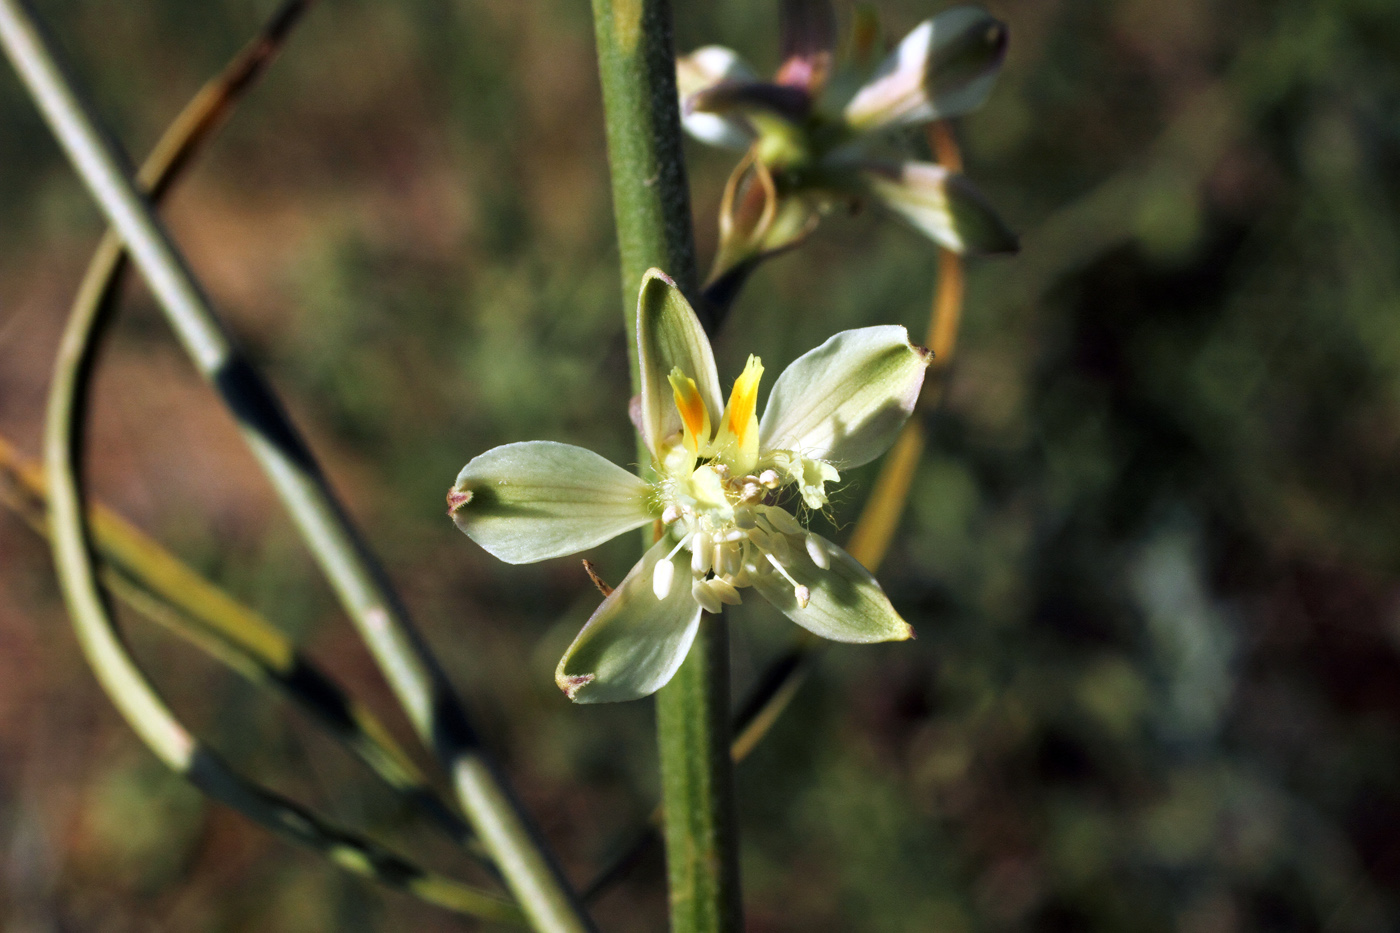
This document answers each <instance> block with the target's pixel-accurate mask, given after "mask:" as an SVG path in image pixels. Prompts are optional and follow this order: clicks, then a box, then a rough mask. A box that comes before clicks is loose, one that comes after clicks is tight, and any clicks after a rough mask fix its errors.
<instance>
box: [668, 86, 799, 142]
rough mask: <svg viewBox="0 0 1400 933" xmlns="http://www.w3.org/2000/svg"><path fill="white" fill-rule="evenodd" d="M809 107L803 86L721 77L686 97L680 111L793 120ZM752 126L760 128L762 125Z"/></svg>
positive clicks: (792, 121)
mask: <svg viewBox="0 0 1400 933" xmlns="http://www.w3.org/2000/svg"><path fill="white" fill-rule="evenodd" d="M811 110H812V97H811V95H810V94H808V93H807V91H806V90H805V89H803V88H800V87H789V86H787V85H783V84H769V83H768V82H766V81H725V82H724V83H722V84H716V85H715V86H714V87H709V88H706V89H705V90H703V91H696V92H695V93H694V94H692V95H690V96H689V97H687V98H686V99H685V106H684V110H683V114H691V115H694V114H696V113H711V114H717V115H725V114H742V115H745V116H747V117H749V118H751V119H752V120H753V121H755V122H759V123H761V122H762V120H761V118H762V117H764V116H770V117H777V118H778V119H779V120H781V121H784V122H786V123H790V124H797V123H801V122H802V121H803V120H805V119H807V116H808V114H810V113H811ZM748 125H749V123H747V122H746V123H745V126H748ZM755 129H757V130H759V131H761V130H762V126H759V127H756V128H755Z"/></svg>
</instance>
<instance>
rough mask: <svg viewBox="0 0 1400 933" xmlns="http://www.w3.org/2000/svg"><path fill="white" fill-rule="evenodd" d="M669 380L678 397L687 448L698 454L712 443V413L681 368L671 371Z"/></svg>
mask: <svg viewBox="0 0 1400 933" xmlns="http://www.w3.org/2000/svg"><path fill="white" fill-rule="evenodd" d="M667 378H668V379H669V380H670V382H671V391H672V393H674V395H675V397H676V410H677V411H679V412H680V414H681V425H682V426H683V427H684V430H685V446H686V448H687V449H689V450H690V452H691V453H692V454H698V453H699V452H700V450H701V448H703V447H705V446H706V445H708V444H709V442H710V411H709V409H708V408H707V407H706V406H705V399H704V398H703V397H701V395H700V389H699V388H698V387H697V386H696V385H695V380H694V379H692V378H690V377H689V376H687V375H686V374H685V373H683V372H681V370H680V367H676V368H675V369H673V370H671V375H670V376H668V377H667Z"/></svg>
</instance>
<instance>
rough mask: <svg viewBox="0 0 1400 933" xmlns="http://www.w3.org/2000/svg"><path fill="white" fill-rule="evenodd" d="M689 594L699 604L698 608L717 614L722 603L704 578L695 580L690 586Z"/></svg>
mask: <svg viewBox="0 0 1400 933" xmlns="http://www.w3.org/2000/svg"><path fill="white" fill-rule="evenodd" d="M690 595H691V596H694V597H695V601H696V602H697V603H699V604H700V608H701V609H704V610H705V611H706V612H708V613H711V614H718V613H719V611H720V607H721V605H722V603H721V602H720V601H719V596H718V595H716V594H715V592H714V591H713V590H711V589H710V587H709V585H708V584H707V583H706V581H704V580H696V581H695V582H694V583H692V584H691V586H690Z"/></svg>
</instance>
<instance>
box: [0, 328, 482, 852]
mask: <svg viewBox="0 0 1400 933" xmlns="http://www.w3.org/2000/svg"><path fill="white" fill-rule="evenodd" d="M91 339H92V341H93V342H94V344H96V343H99V342H100V340H101V333H100V332H99V331H97V330H94V332H93V335H92V337H91ZM0 502H2V503H3V504H4V505H6V506H7V507H9V508H10V509H11V510H12V511H14V512H15V513H16V514H18V515H19V516H20V517H21V518H23V519H24V521H25V522H26V524H28V525H29V526H30V527H31V528H32V529H33V530H34V531H35V532H36V533H38V534H39V535H41V536H43V537H45V538H47V537H49V526H48V525H49V523H48V488H47V485H46V484H45V482H44V476H43V471H42V469H41V468H40V467H39V465H38V464H34V463H30V462H28V461H27V460H25V459H24V458H22V457H21V456H20V455H19V454H18V453H17V452H16V451H15V449H14V447H13V446H12V445H11V444H10V443H9V442H8V441H7V440H6V439H5V438H4V437H3V436H0ZM88 522H89V525H90V527H91V528H92V534H93V542H94V544H95V546H96V549H97V552H98V554H99V555H101V558H102V561H101V565H100V567H99V568H98V569H99V574H100V577H101V580H102V584H103V586H105V587H106V588H107V589H108V590H110V591H111V592H112V594H113V595H115V596H116V597H117V598H118V599H120V600H121V601H122V602H123V603H126V604H127V605H128V606H130V607H132V608H133V609H135V610H136V611H137V612H139V613H140V614H141V615H143V616H145V617H146V618H148V619H150V620H151V621H153V622H155V623H156V624H158V625H160V626H162V627H163V628H165V629H166V630H168V631H170V632H171V633H173V634H175V635H177V636H179V637H180V638H183V639H185V640H186V641H187V642H189V643H190V644H192V645H194V646H195V647H197V648H199V649H200V650H202V651H203V652H205V653H206V654H208V655H209V656H210V657H212V658H214V659H216V660H218V661H219V662H221V663H222V664H224V665H225V666H226V667H228V668H229V669H230V670H233V671H236V672H237V673H239V674H240V675H242V676H243V677H245V678H247V679H248V680H249V681H251V682H252V683H254V684H256V685H258V686H260V687H267V688H271V689H273V690H276V691H278V692H280V693H281V694H282V695H283V696H284V697H286V699H287V700H288V701H290V702H291V703H293V704H294V705H296V706H298V707H300V708H301V709H302V710H303V711H304V712H306V713H307V714H309V715H310V716H311V717H312V721H314V722H316V723H318V724H320V725H321V727H322V728H324V729H325V730H326V731H327V733H328V734H329V735H331V736H332V737H334V738H335V739H337V740H339V741H340V742H341V743H343V744H344V745H345V746H346V748H348V749H349V750H350V751H351V752H352V753H353V754H354V755H355V756H356V757H358V758H359V759H360V760H361V761H363V762H364V763H365V764H366V765H367V766H368V767H369V768H370V769H371V770H372V771H374V773H375V774H377V775H378V776H379V778H380V779H381V780H382V781H384V783H386V784H388V785H389V787H390V788H392V789H393V790H394V792H395V793H396V794H398V795H399V796H400V797H401V798H402V799H403V800H404V801H405V802H406V803H408V804H409V805H410V806H412V807H414V808H415V809H417V810H418V811H419V812H421V813H422V814H423V815H424V816H425V817H427V819H428V820H429V821H430V822H431V823H432V824H433V825H434V826H436V827H437V828H438V829H439V830H441V831H442V832H443V833H444V834H445V835H447V836H448V838H450V839H452V840H453V841H454V842H456V843H457V844H458V845H460V846H462V847H463V848H464V849H466V850H467V851H468V852H470V853H472V854H473V855H475V856H477V857H478V858H480V859H481V860H482V864H483V866H484V867H487V868H488V869H489V870H492V871H494V866H492V865H491V864H490V862H489V860H488V859H487V858H486V856H485V853H484V852H482V851H481V846H480V843H479V842H478V841H477V840H476V838H475V837H474V836H473V835H472V832H471V829H470V827H468V826H467V824H466V823H465V822H464V821H463V820H462V818H461V817H460V816H458V815H457V814H456V813H454V812H453V811H452V809H451V808H450V807H449V806H447V805H446V804H445V803H444V802H443V801H442V800H441V799H439V797H438V795H437V791H436V790H435V789H434V788H433V786H432V784H431V782H430V781H429V780H428V778H427V776H425V775H424V774H423V772H422V771H421V770H420V769H419V768H418V766H417V765H416V764H415V763H414V762H413V759H412V758H411V757H410V756H409V754H408V753H407V752H406V751H405V750H404V749H403V748H402V747H401V746H400V745H399V744H398V742H396V741H395V740H394V738H393V735H392V734H391V733H390V732H389V730H388V728H387V727H386V726H385V725H384V723H383V722H382V721H381V720H380V719H379V717H377V716H376V715H375V714H374V712H373V711H372V710H370V709H369V708H368V707H366V706H364V705H363V704H362V703H360V702H358V701H357V700H355V699H354V698H353V697H352V696H351V695H350V694H349V692H348V691H346V690H345V688H343V687H342V686H341V685H340V684H339V683H337V682H336V680H335V679H334V678H333V677H332V676H331V675H330V674H328V673H326V672H325V671H324V670H323V669H322V668H321V667H319V666H318V665H317V664H316V663H315V662H313V661H312V660H311V659H310V658H308V657H307V656H305V655H303V654H302V653H301V652H299V651H298V650H297V648H296V646H295V645H294V644H293V643H292V642H291V640H290V639H289V638H287V636H286V635H284V634H282V632H281V631H280V630H279V629H278V628H277V627H276V626H274V625H272V624H271V623H270V622H268V621H267V620H266V619H264V618H263V617H262V616H261V615H259V614H258V613H256V612H254V611H253V610H252V609H250V608H248V607H247V606H246V605H244V604H242V603H240V602H239V601H237V600H236V599H234V598H233V597H232V596H230V595H229V594H228V593H227V592H225V591H224V590H222V589H220V588H219V587H217V586H215V585H214V584H213V583H211V582H209V581H208V580H207V579H205V578H204V577H202V576H200V575H199V574H197V573H196V572H195V571H194V570H193V569H191V568H190V567H189V565H187V564H185V563H184V562H183V561H181V560H180V559H179V558H177V557H176V556H175V555H173V554H171V553H170V552H169V551H167V550H165V549H164V548H163V547H161V546H160V545H159V544H157V543H156V542H155V541H153V540H151V539H150V538H149V537H147V536H146V535H145V534H144V533H143V532H141V531H140V530H139V529H137V528H136V527H134V526H133V525H131V524H130V523H129V522H127V521H126V520H125V519H123V518H122V517H121V516H120V515H117V514H116V513H115V512H113V511H112V510H111V509H109V508H107V507H106V506H104V505H102V503H100V502H97V503H92V504H90V505H89V506H88Z"/></svg>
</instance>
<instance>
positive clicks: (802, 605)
mask: <svg viewBox="0 0 1400 933" xmlns="http://www.w3.org/2000/svg"><path fill="white" fill-rule="evenodd" d="M792 595H793V596H796V597H797V608H798V609H806V608H807V605H808V604H809V603H811V601H812V591H811V590H809V589H807V587H805V586H799V587H797V588H796V589H795V590H793V591H792Z"/></svg>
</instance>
